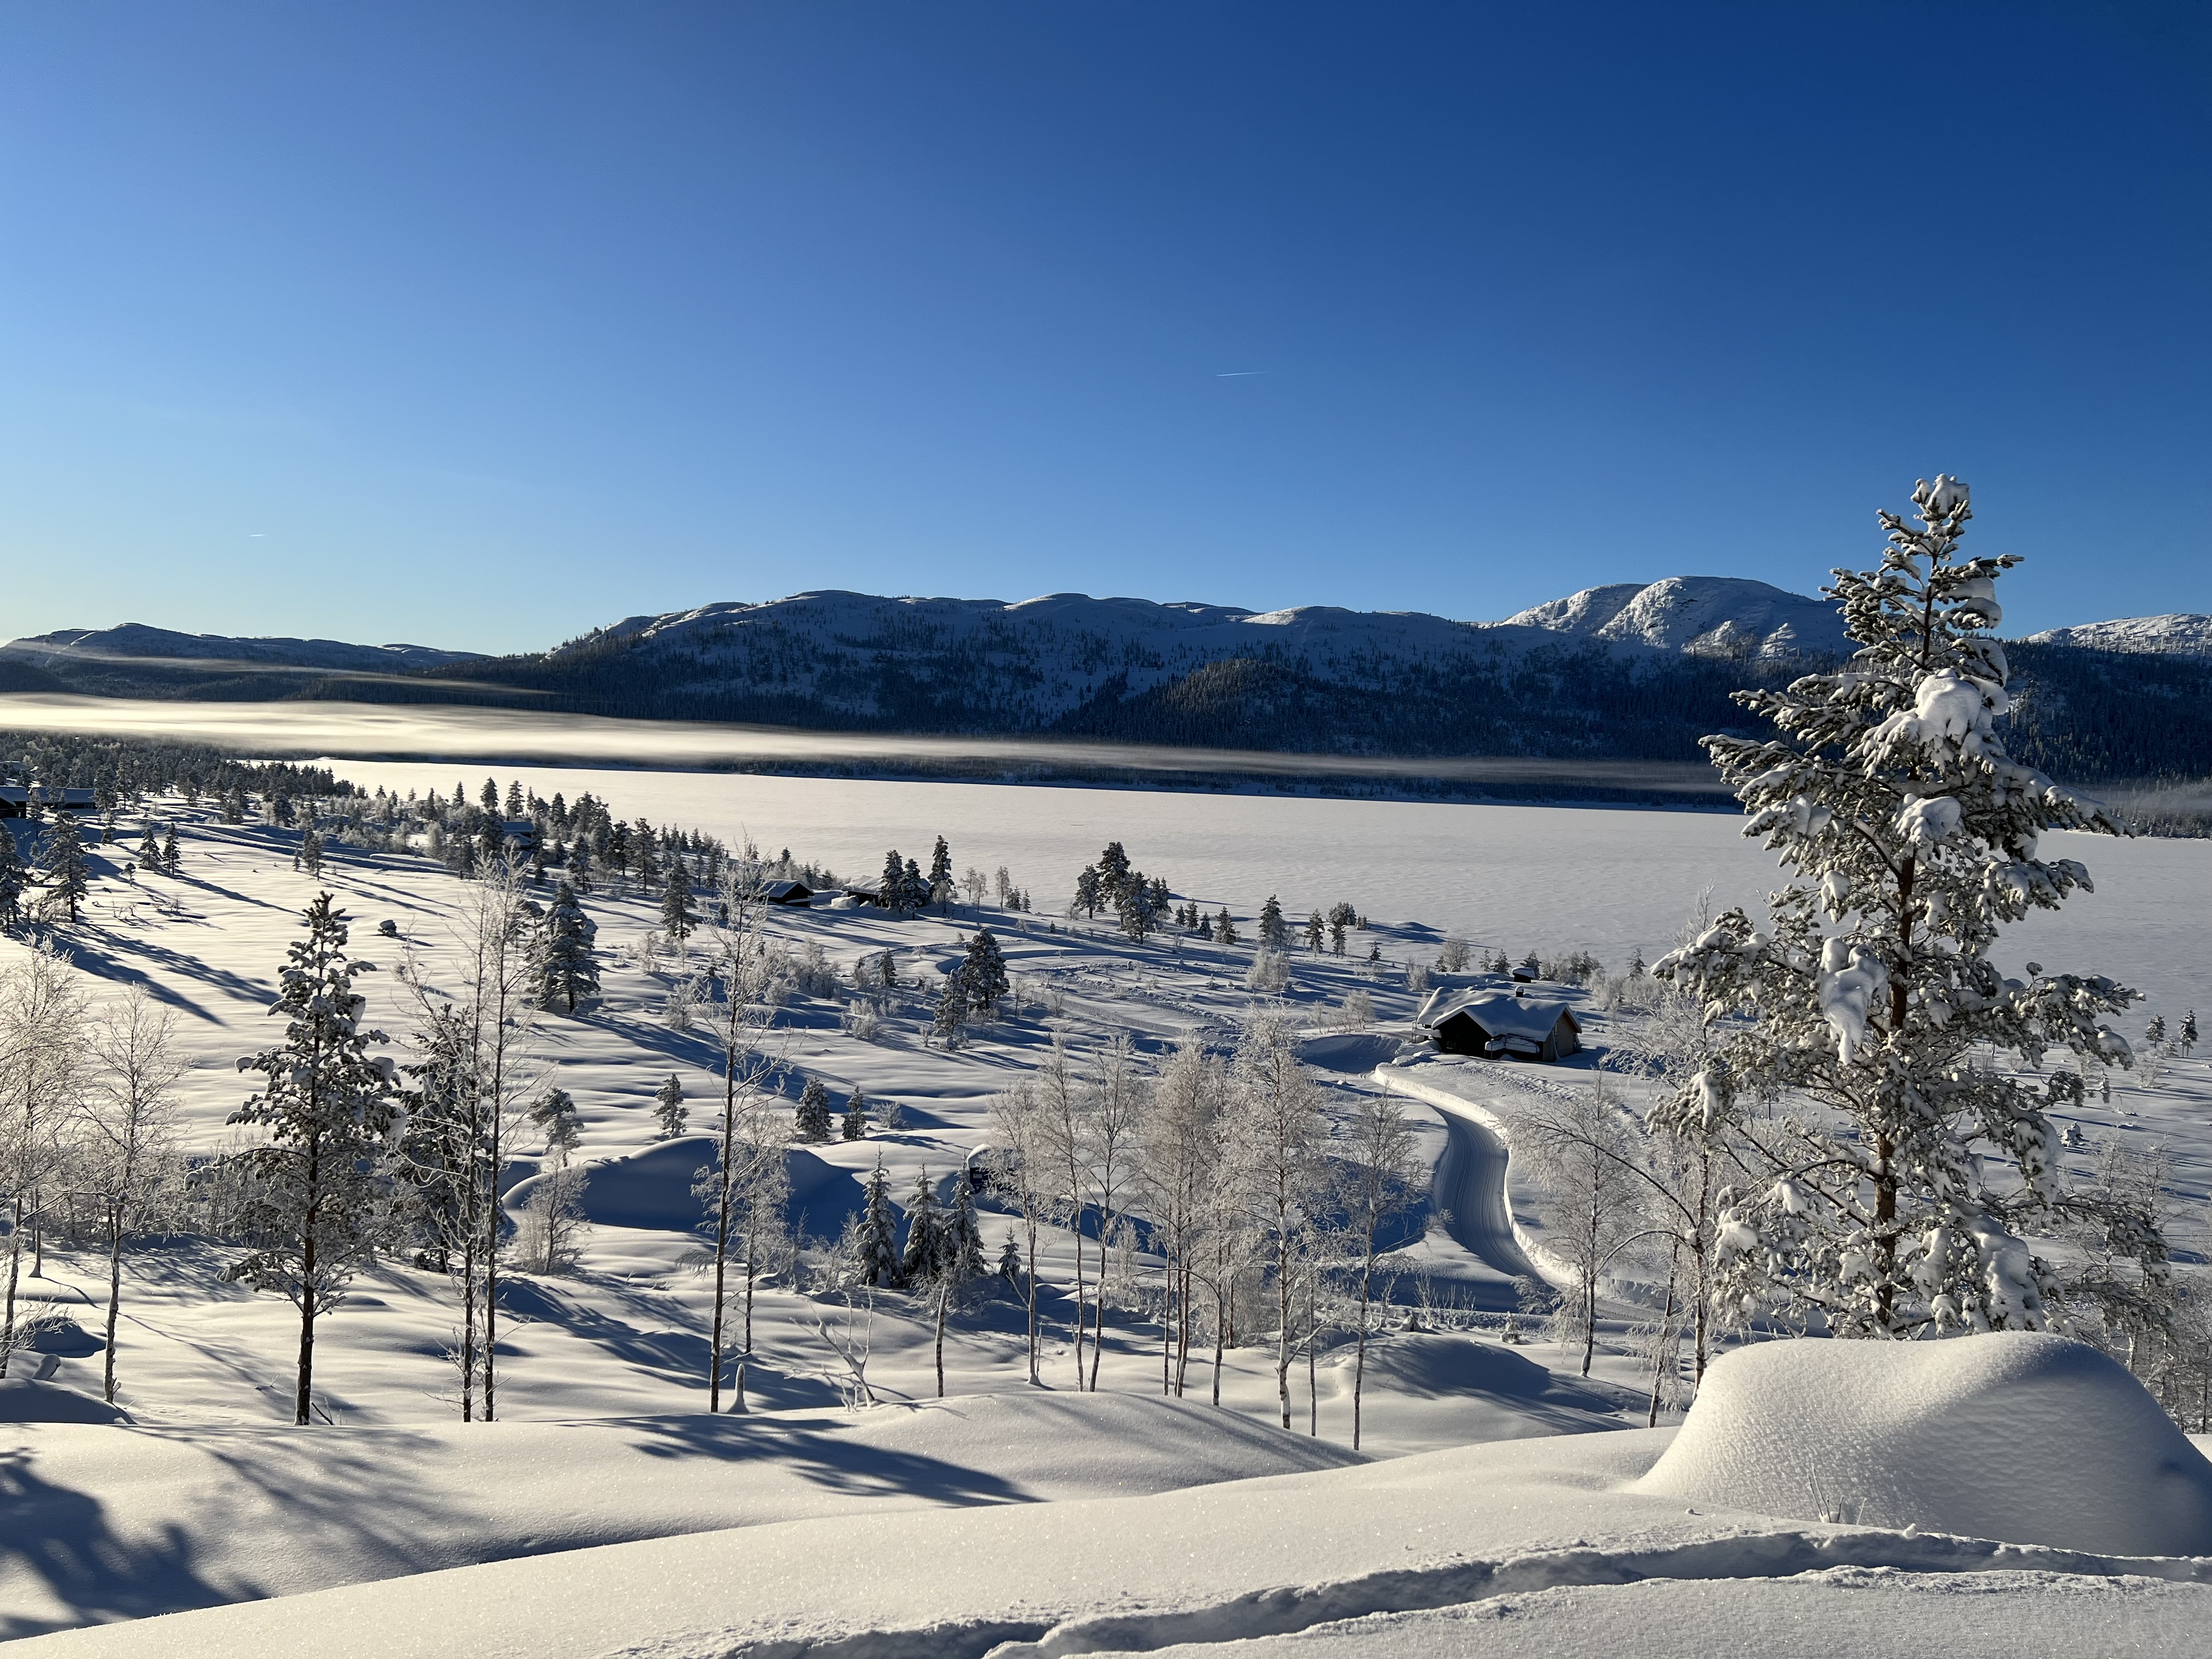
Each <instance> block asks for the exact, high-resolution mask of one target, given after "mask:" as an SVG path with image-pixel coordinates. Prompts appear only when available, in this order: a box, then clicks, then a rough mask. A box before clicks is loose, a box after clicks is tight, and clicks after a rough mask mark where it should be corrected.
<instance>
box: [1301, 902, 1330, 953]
mask: <svg viewBox="0 0 2212 1659" xmlns="http://www.w3.org/2000/svg"><path fill="white" fill-rule="evenodd" d="M1326 932H1327V929H1326V928H1325V927H1323V925H1322V919H1321V912H1320V911H1318V910H1316V911H1315V912H1314V913H1313V914H1312V915H1310V916H1308V917H1307V918H1306V949H1307V950H1309V951H1312V952H1313V953H1314V955H1316V956H1319V955H1320V954H1321V942H1322V937H1323V936H1324V934H1325V933H1326Z"/></svg>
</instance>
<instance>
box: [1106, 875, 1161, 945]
mask: <svg viewBox="0 0 2212 1659" xmlns="http://www.w3.org/2000/svg"><path fill="white" fill-rule="evenodd" d="M1114 919H1115V921H1118V922H1120V923H1121V932H1122V933H1123V934H1124V935H1125V936H1126V937H1127V938H1128V939H1130V940H1132V941H1133V942H1134V943H1136V944H1139V945H1142V944H1143V943H1144V942H1145V940H1146V938H1147V937H1148V936H1149V935H1150V934H1151V933H1152V929H1153V927H1155V926H1157V925H1158V921H1159V907H1158V902H1157V901H1156V900H1155V899H1154V897H1153V896H1152V886H1151V884H1149V883H1148V882H1146V879H1145V878H1144V877H1143V875H1142V874H1140V873H1139V872H1136V871H1131V872H1129V874H1128V876H1127V878H1126V879H1125V880H1124V881H1123V882H1122V883H1121V890H1120V891H1119V892H1117V893H1115V896H1114Z"/></svg>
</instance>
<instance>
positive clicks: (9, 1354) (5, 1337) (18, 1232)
mask: <svg viewBox="0 0 2212 1659" xmlns="http://www.w3.org/2000/svg"><path fill="white" fill-rule="evenodd" d="M4 833H5V832H4V831H0V834H4ZM22 1267H23V1195H22V1194H21V1193H17V1194H15V1224H14V1225H13V1226H11V1227H10V1228H9V1231H8V1310H7V1315H6V1323H5V1325H4V1326H0V1377H5V1376H7V1375H8V1363H9V1361H10V1360H11V1359H13V1358H15V1285H16V1281H17V1280H18V1279H20V1278H21V1276H22Z"/></svg>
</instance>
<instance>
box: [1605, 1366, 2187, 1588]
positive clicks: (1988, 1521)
mask: <svg viewBox="0 0 2212 1659" xmlns="http://www.w3.org/2000/svg"><path fill="white" fill-rule="evenodd" d="M1631 1490H1632V1491H1636V1492H1654V1493H1665V1494H1668V1495H1670V1496H1674V1497H1679V1498H1698V1499H1702V1500H1703V1501H1705V1502H1706V1503H1710V1504H1724V1505H1726V1506H1728V1507H1729V1508H1732V1509H1741V1510H1756V1511H1758V1512H1759V1513H1760V1514H1762V1515H1775V1516H1788V1517H1790V1518H1791V1519H1794V1520H1802V1521H1839V1522H1850V1523H1857V1524H1863V1525H1869V1526H1877V1527H1906V1526H1917V1527H1919V1528H1923V1530H1926V1531H1930V1532H1947V1533H1957V1534H1965V1535H1966V1536H1968V1537H1974V1538H1990V1539H1996V1540H1999V1541H2002V1542H2006V1543H2015V1544H2049V1545H2053V1546H2056V1547H2059V1548H2062V1549H2078V1550H2087V1551H2092V1552H2094V1553H2098V1554H2101V1555H2205V1554H2212V1462H2207V1461H2206V1459H2205V1458H2204V1456H2203V1454H2201V1453H2200V1452H2198V1451H2197V1449H2196V1448H2195V1447H2194V1446H2192V1445H2191V1444H2190V1443H2189V1442H2188V1440H2187V1439H2186V1438H2185V1437H2184V1436H2183V1435H2182V1433H2181V1431H2180V1430H2179V1429H2177V1428H2176V1427H2174V1425H2173V1423H2172V1419H2169V1418H2168V1417H2167V1416H2166V1413H2164V1412H2163V1411H2161V1410H2160V1409H2159V1406H2158V1402H2157V1401H2154V1400H2153V1399H2152V1398H2151V1397H2150V1395H2148V1394H2147V1393H2145V1392H2144V1391H2143V1389H2142V1385H2141V1384H2140V1383H2137V1382H2136V1380H2135V1378H2133V1377H2132V1376H2129V1375H2128V1373H2127V1372H2126V1370H2124V1369H2123V1368H2122V1367H2121V1366H2119V1365H2118V1364H2114V1363H2113V1362H2112V1360H2110V1359H2108V1358H2106V1357H2105V1356H2104V1355H2103V1354H2101V1353H2099V1352H2097V1351H2096V1350H2095V1349H2094V1348H2092V1347H2088V1346H2085V1345H2084V1344H2082V1343H2079V1342H2075V1341H2071V1340H2068V1339H2066V1338H2064V1337H2057V1336H2043V1335H2038V1334H2032V1333H2027V1332H2000V1333H1996V1334H1990V1335H1986V1336H1971V1337H1958V1338H1953V1339H1950V1340H1943V1341H1934V1342H1843V1341H1826V1340H1817V1339H1802V1340H1794V1341H1778V1342H1762V1343H1759V1344H1756V1345H1754V1346H1751V1347H1748V1348H1741V1349H1738V1350H1737V1351H1736V1352H1734V1353H1729V1354H1723V1355H1722V1356H1721V1357H1720V1358H1718V1359H1717V1360H1716V1361H1715V1362H1714V1363H1713V1364H1712V1366H1711V1369H1710V1370H1708V1371H1707V1372H1706V1373H1705V1388H1704V1389H1703V1390H1702V1391H1701V1392H1700V1393H1699V1395H1698V1398H1697V1401H1696V1403H1695V1404H1693V1405H1692V1407H1690V1413H1689V1416H1688V1417H1687V1418H1686V1419H1685V1420H1684V1422H1683V1424H1682V1427H1681V1430H1680V1432H1679V1433H1678V1434H1677V1435H1676V1436H1675V1437H1674V1443H1672V1444H1671V1445H1669V1446H1668V1449H1667V1450H1666V1452H1665V1454H1664V1455H1662V1456H1661V1458H1660V1459H1659V1461H1658V1462H1656V1464H1654V1465H1653V1466H1652V1468H1651V1471H1650V1474H1646V1475H1645V1476H1644V1478H1643V1479H1642V1480H1639V1481H1638V1482H1637V1483H1636V1484H1635V1486H1633V1487H1632V1488H1631Z"/></svg>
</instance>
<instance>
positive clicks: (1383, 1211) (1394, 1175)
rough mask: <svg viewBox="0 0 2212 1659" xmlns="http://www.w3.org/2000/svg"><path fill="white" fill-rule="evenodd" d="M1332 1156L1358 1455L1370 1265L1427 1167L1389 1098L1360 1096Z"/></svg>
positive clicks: (1401, 1111)
mask: <svg viewBox="0 0 2212 1659" xmlns="http://www.w3.org/2000/svg"><path fill="white" fill-rule="evenodd" d="M1336 1151H1337V1156H1338V1160H1339V1161H1338V1162H1337V1163H1336V1164H1335V1165H1334V1176H1335V1188H1336V1190H1335V1200H1336V1203H1335V1209H1336V1218H1337V1225H1338V1229H1339V1231H1340V1236H1341V1238H1342V1241H1343V1243H1344V1244H1345V1245H1346V1246H1347V1247H1348V1248H1346V1249H1345V1251H1344V1255H1345V1256H1346V1259H1347V1261H1349V1262H1350V1263H1351V1264H1352V1273H1354V1274H1355V1275H1356V1276H1357V1277H1356V1280H1355V1285H1354V1289H1353V1292H1352V1299H1353V1304H1354V1305H1353V1312H1352V1328H1353V1330H1354V1332H1355V1333H1356V1334H1357V1340H1358V1350H1357V1352H1355V1353H1354V1355H1353V1358H1352V1450H1354V1451H1358V1449H1359V1437H1360V1418H1361V1411H1362V1407H1363V1403H1364V1401H1363V1396H1364V1393H1365V1390H1366V1384H1367V1338H1368V1334H1369V1332H1370V1329H1371V1328H1372V1326H1373V1323H1374V1320H1373V1312H1374V1306H1375V1261H1376V1256H1377V1255H1379V1254H1380V1253H1381V1249H1382V1245H1383V1230H1384V1229H1385V1228H1386V1227H1387V1226H1389V1224H1390V1223H1391V1222H1392V1221H1393V1220H1394V1219H1395V1218H1397V1217H1398V1216H1400V1215H1402V1214H1403V1213H1404V1212H1406V1211H1407V1209H1408V1208H1410V1207H1411V1206H1412V1205H1413V1202H1414V1200H1416V1199H1418V1198H1419V1196H1420V1194H1422V1192H1423V1191H1424V1190H1425V1188H1427V1186H1428V1179H1429V1166H1428V1164H1427V1163H1426V1162H1425V1160H1424V1159H1423V1158H1422V1157H1421V1156H1420V1146H1419V1142H1418V1141H1417V1140H1416V1139H1414V1136H1413V1125H1412V1124H1410V1123H1408V1122H1407V1121H1406V1109H1405V1107H1404V1106H1402V1105H1401V1104H1400V1103H1399V1101H1398V1098H1397V1097H1395V1095H1389V1094H1363V1095H1361V1096H1359V1097H1358V1099H1357V1101H1356V1102H1355V1103H1354V1105H1353V1109H1352V1115H1351V1119H1350V1121H1348V1122H1347V1123H1346V1125H1345V1132H1344V1134H1343V1135H1342V1137H1341V1138H1340V1139H1339V1140H1338V1142H1337V1147H1336Z"/></svg>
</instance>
